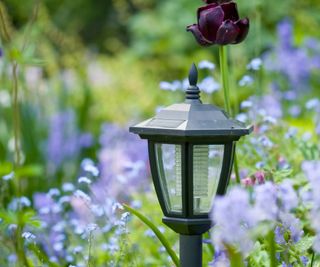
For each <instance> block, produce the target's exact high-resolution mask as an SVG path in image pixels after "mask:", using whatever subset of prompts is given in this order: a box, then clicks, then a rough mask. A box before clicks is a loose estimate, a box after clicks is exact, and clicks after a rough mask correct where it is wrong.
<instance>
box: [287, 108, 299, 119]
mask: <svg viewBox="0 0 320 267" xmlns="http://www.w3.org/2000/svg"><path fill="white" fill-rule="evenodd" d="M289 114H290V115H291V116H292V117H294V118H296V117H298V116H299V115H300V114H301V107H300V106H299V105H293V106H291V107H290V108H289Z"/></svg>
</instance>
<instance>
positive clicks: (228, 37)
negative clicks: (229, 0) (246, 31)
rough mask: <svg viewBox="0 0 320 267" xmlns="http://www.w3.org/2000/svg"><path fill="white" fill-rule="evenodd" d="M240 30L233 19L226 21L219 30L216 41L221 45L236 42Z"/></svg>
mask: <svg viewBox="0 0 320 267" xmlns="http://www.w3.org/2000/svg"><path fill="white" fill-rule="evenodd" d="M239 31H240V30H239V27H238V26H237V25H235V23H233V22H232V21H231V20H226V21H224V22H223V23H222V25H221V26H220V28H219V30H218V32H217V38H216V43H217V44H220V45H227V44H233V43H235V41H236V38H237V37H238V35H239Z"/></svg>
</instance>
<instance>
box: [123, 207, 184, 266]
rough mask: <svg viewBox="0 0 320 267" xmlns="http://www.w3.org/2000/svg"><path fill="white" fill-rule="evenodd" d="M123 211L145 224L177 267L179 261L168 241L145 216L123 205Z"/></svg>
mask: <svg viewBox="0 0 320 267" xmlns="http://www.w3.org/2000/svg"><path fill="white" fill-rule="evenodd" d="M124 207H125V209H127V210H128V211H129V212H131V213H132V214H134V215H135V216H137V217H138V218H139V219H140V220H141V221H142V222H143V223H145V224H146V225H147V226H148V227H149V228H150V229H151V230H152V231H153V232H154V233H155V235H156V236H157V238H158V239H159V241H160V242H161V243H162V245H163V246H164V247H165V249H166V251H167V253H168V254H169V256H170V257H171V259H172V261H173V262H174V264H175V265H176V266H179V259H178V257H177V255H176V253H175V252H174V251H173V250H172V248H171V245H170V244H169V242H168V240H167V239H166V238H165V236H164V235H163V234H162V233H161V232H160V231H159V229H158V228H157V226H156V225H154V224H153V223H152V221H150V220H149V219H148V218H147V217H146V216H144V215H143V214H142V213H140V212H139V211H138V210H135V209H133V208H131V207H130V206H128V205H125V204H124Z"/></svg>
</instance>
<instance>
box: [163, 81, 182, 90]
mask: <svg viewBox="0 0 320 267" xmlns="http://www.w3.org/2000/svg"><path fill="white" fill-rule="evenodd" d="M159 87H160V89H162V90H166V91H177V90H181V88H182V83H181V82H180V81H178V80H175V81H173V82H171V83H170V82H166V81H162V82H160V84H159Z"/></svg>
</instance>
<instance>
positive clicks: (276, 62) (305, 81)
mask: <svg viewBox="0 0 320 267" xmlns="http://www.w3.org/2000/svg"><path fill="white" fill-rule="evenodd" d="M278 38H279V42H278V44H277V46H276V47H275V48H274V52H273V53H269V54H267V55H266V68H267V69H269V70H272V71H275V72H278V73H281V74H283V75H284V76H285V77H286V78H287V80H288V82H289V86H290V87H291V89H293V90H295V91H301V90H304V89H307V88H308V87H309V80H310V75H311V72H312V70H314V69H318V68H320V66H319V65H320V64H319V58H318V57H315V56H314V55H310V53H309V51H308V49H307V48H306V47H299V48H297V47H295V46H294V44H293V26H292V23H291V22H290V21H289V20H284V21H282V22H280V23H279V25H278Z"/></svg>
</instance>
